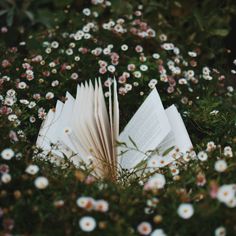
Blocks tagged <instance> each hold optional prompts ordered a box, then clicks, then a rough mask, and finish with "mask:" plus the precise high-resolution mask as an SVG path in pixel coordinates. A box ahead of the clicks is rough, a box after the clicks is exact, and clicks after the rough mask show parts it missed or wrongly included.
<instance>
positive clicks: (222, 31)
mask: <svg viewBox="0 0 236 236" xmlns="http://www.w3.org/2000/svg"><path fill="white" fill-rule="evenodd" d="M210 34H211V35H215V36H221V37H225V36H227V35H228V34H229V29H214V30H211V31H210Z"/></svg>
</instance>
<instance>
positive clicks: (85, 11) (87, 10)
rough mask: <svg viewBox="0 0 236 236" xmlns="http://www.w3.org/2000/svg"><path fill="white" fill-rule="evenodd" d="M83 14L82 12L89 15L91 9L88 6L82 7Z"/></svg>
mask: <svg viewBox="0 0 236 236" xmlns="http://www.w3.org/2000/svg"><path fill="white" fill-rule="evenodd" d="M83 14H84V15H85V16H90V15H91V10H90V9H89V8H84V9H83Z"/></svg>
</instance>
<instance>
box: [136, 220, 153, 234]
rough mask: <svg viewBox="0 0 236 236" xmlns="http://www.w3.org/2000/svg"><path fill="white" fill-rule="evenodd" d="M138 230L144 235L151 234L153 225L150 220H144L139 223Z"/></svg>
mask: <svg viewBox="0 0 236 236" xmlns="http://www.w3.org/2000/svg"><path fill="white" fill-rule="evenodd" d="M137 230H138V232H139V233H140V234H142V235H149V234H150V233H151V232H152V226H151V224H150V223H148V222H142V223H140V224H139V225H138V227H137Z"/></svg>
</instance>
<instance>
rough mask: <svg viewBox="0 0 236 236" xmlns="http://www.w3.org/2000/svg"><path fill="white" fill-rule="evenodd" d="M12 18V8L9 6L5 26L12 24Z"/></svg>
mask: <svg viewBox="0 0 236 236" xmlns="http://www.w3.org/2000/svg"><path fill="white" fill-rule="evenodd" d="M13 19H14V8H11V9H10V10H9V11H8V12H7V19H6V21H7V26H12V24H13Z"/></svg>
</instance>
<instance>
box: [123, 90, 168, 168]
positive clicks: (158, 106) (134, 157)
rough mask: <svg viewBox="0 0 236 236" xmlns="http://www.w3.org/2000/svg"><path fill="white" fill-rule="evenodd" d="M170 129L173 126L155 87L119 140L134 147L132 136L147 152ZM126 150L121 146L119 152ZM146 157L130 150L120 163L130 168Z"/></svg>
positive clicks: (140, 148) (162, 138) (155, 145)
mask: <svg viewBox="0 0 236 236" xmlns="http://www.w3.org/2000/svg"><path fill="white" fill-rule="evenodd" d="M170 131H171V127H170V124H169V120H168V118H167V115H166V113H165V110H164V108H163V105H162V102H161V99H160V96H159V94H158V92H157V90H156V89H153V91H152V92H151V93H150V94H149V95H148V97H147V98H146V100H145V101H144V102H143V104H142V105H141V106H140V107H139V109H138V111H137V112H136V113H135V114H134V116H133V117H132V119H131V120H130V121H129V123H128V124H127V126H126V127H125V129H124V131H123V132H122V133H121V134H120V136H119V141H120V142H125V143H126V144H127V145H128V147H134V146H133V144H132V142H131V141H130V139H129V136H130V137H131V138H132V140H133V141H134V142H135V143H136V145H137V147H138V148H139V150H141V151H142V152H146V151H149V150H154V149H155V148H156V147H157V146H158V144H160V143H161V142H162V141H163V140H164V138H165V137H166V136H167V135H168V133H169V132H170ZM125 150H127V149H126V148H122V147H119V154H120V153H121V151H125ZM144 158H145V155H144V154H143V153H140V152H137V151H133V150H129V151H128V152H126V153H124V154H123V155H122V156H120V157H119V163H120V165H121V166H122V167H123V168H127V169H129V168H133V167H135V166H136V165H137V164H138V163H139V162H141V161H142V160H143V159H144Z"/></svg>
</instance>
